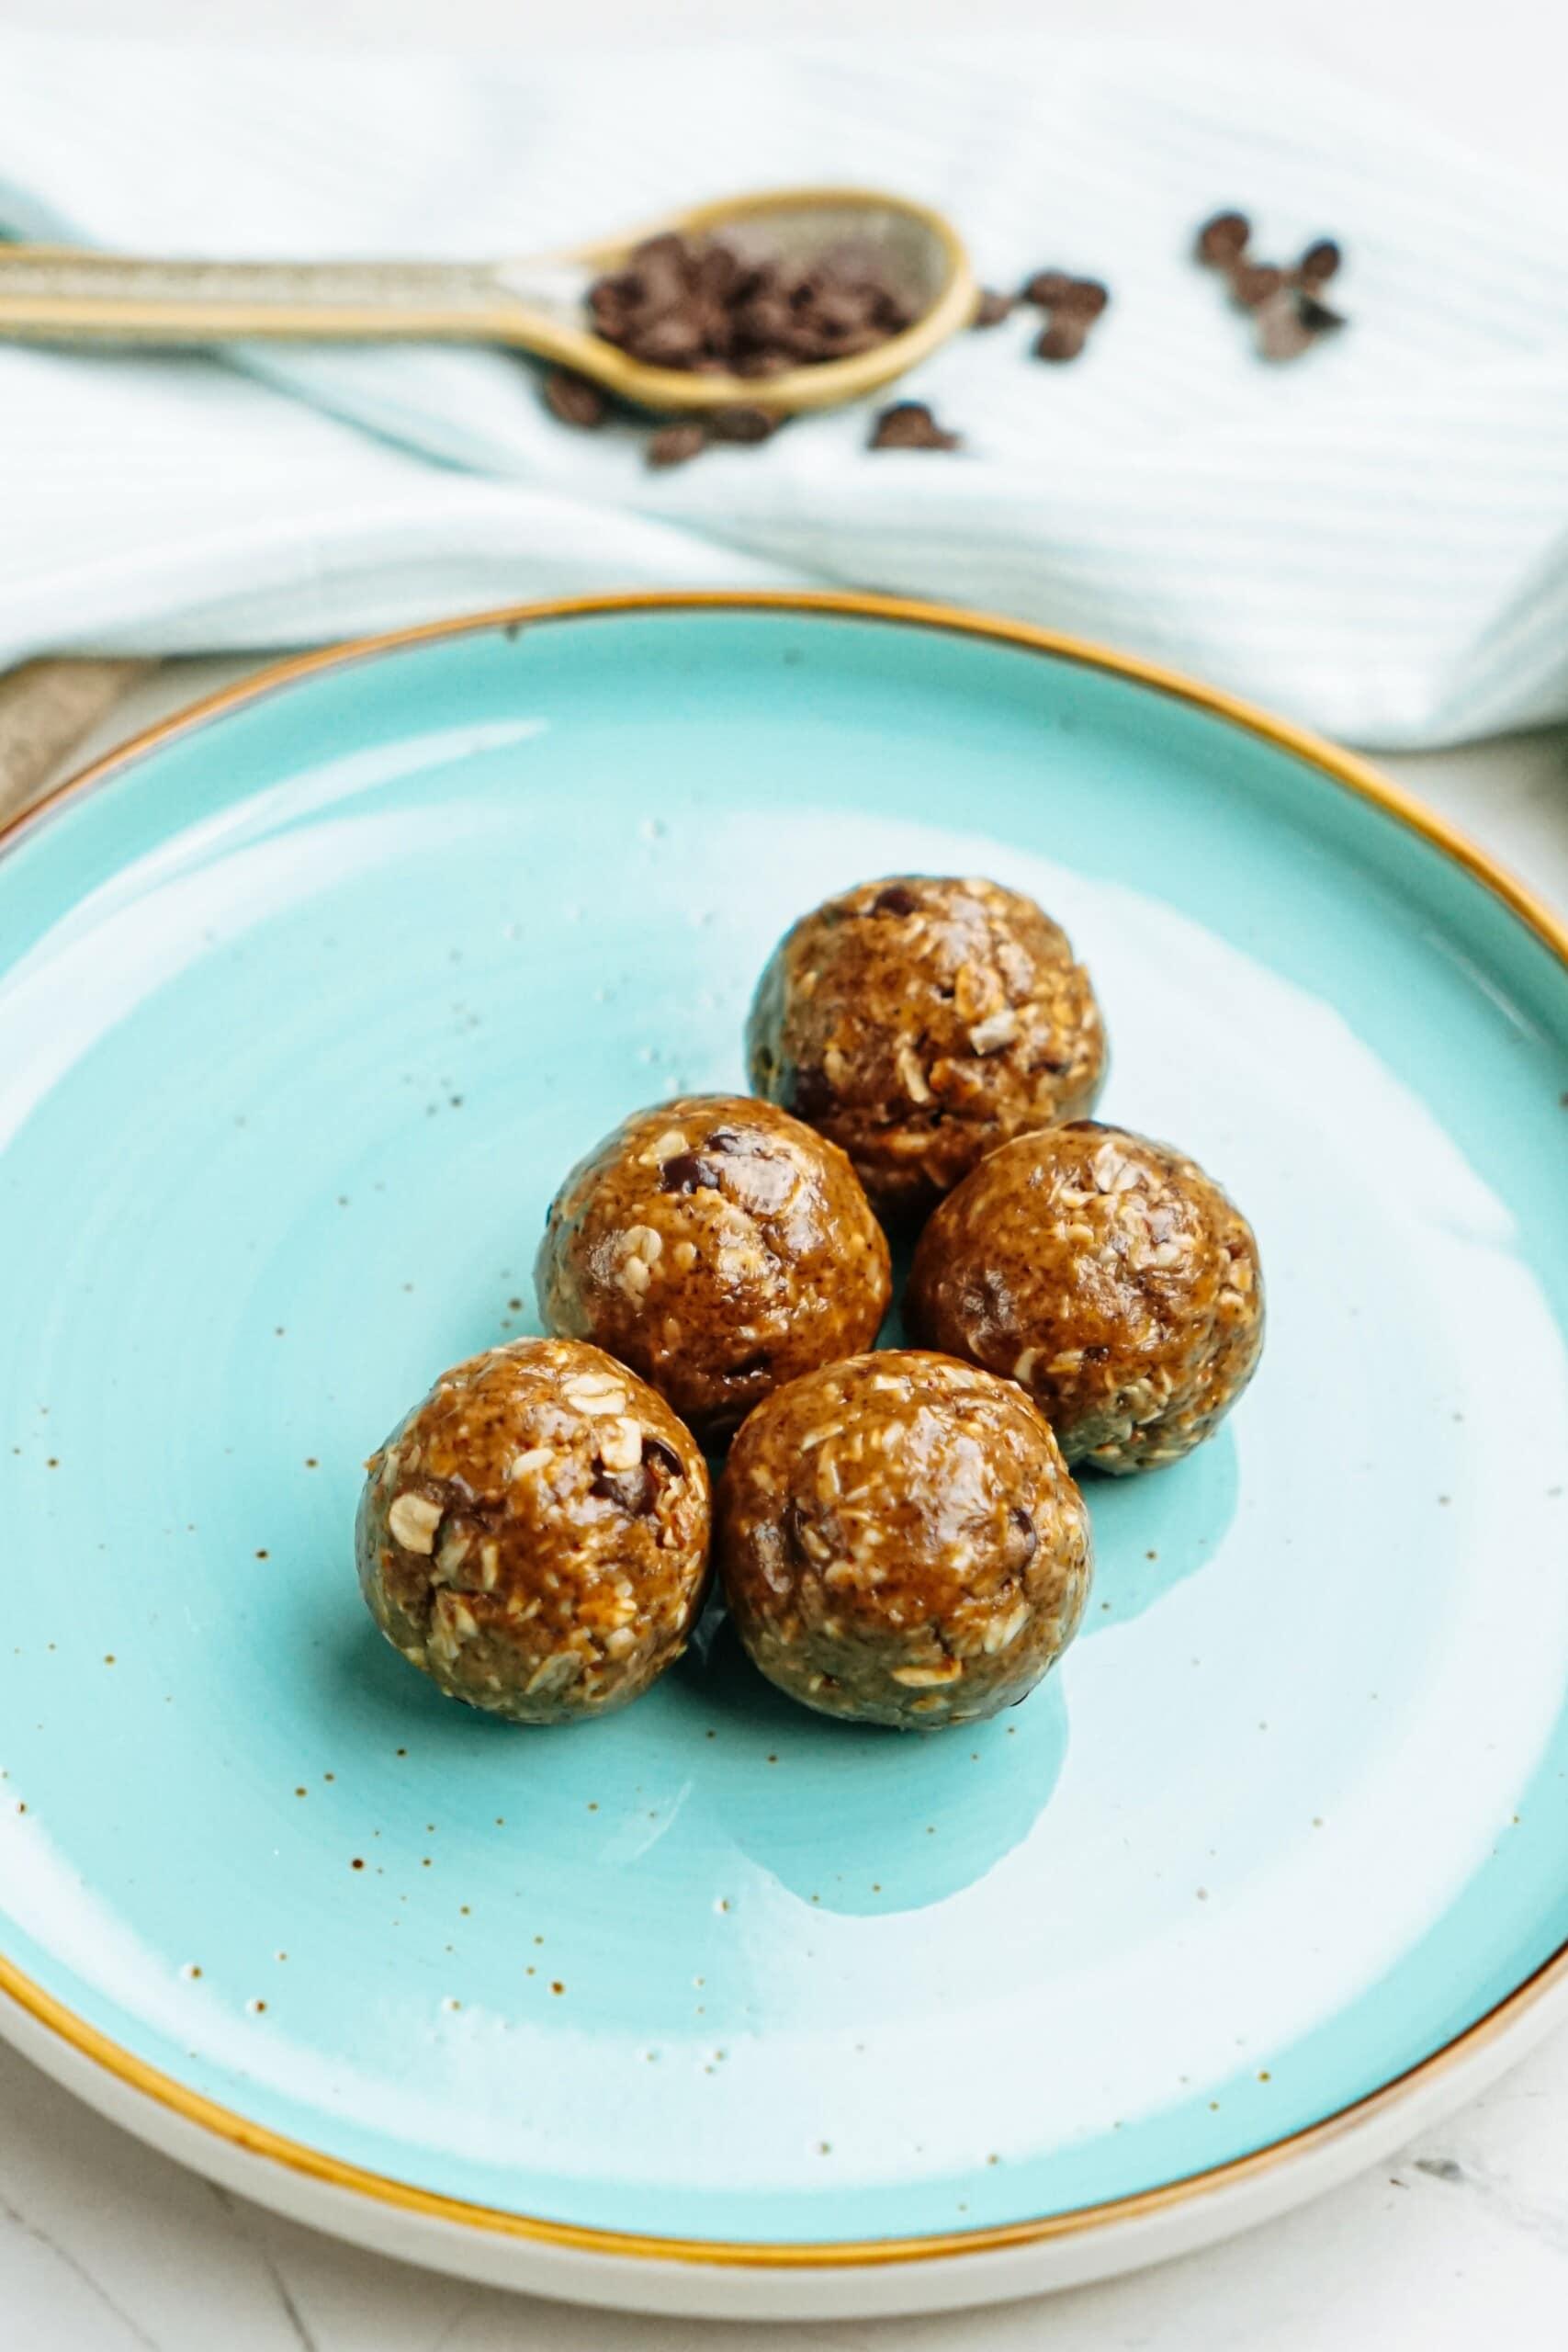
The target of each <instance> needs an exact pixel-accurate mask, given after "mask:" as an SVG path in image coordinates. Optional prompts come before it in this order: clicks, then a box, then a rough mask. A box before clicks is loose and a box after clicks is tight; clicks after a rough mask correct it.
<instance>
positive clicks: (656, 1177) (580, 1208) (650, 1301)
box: [534, 1094, 892, 1440]
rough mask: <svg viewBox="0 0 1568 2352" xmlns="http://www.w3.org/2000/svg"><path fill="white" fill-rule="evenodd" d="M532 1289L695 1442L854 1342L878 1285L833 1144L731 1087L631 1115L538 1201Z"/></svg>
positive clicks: (850, 1179) (863, 1212) (885, 1276)
mask: <svg viewBox="0 0 1568 2352" xmlns="http://www.w3.org/2000/svg"><path fill="white" fill-rule="evenodd" d="M534 1282H535V1286H536V1289H537V1292H538V1295H539V1310H540V1313H541V1314H542V1315H543V1317H544V1319H545V1321H546V1322H547V1324H548V1325H549V1327H550V1329H552V1330H554V1331H560V1332H567V1333H570V1334H571V1336H572V1337H574V1338H579V1339H587V1340H595V1341H596V1342H597V1343H598V1345H599V1346H600V1347H602V1348H607V1349H608V1350H609V1351H610V1353H611V1354H612V1355H615V1356H619V1357H620V1359H621V1361H622V1363H629V1364H631V1365H632V1366H633V1367H634V1369H635V1370H636V1371H637V1372H639V1373H640V1374H642V1376H643V1378H644V1379H645V1380H648V1381H651V1383H652V1385H654V1387H655V1388H657V1389H658V1390H659V1391H660V1394H661V1395H662V1396H665V1397H668V1398H669V1399H670V1402H671V1404H672V1405H673V1406H674V1408H675V1409H676V1411H677V1412H678V1413H679V1414H680V1415H681V1416H682V1419H684V1420H686V1421H688V1422H690V1424H691V1426H692V1428H693V1429H694V1430H695V1431H696V1432H697V1434H698V1436H699V1437H703V1438H705V1439H709V1440H713V1439H716V1438H720V1437H722V1436H724V1435H725V1434H727V1433H728V1431H729V1430H732V1429H734V1428H736V1427H737V1426H738V1424H739V1422H740V1421H741V1420H742V1419H744V1418H745V1416H746V1415H747V1414H748V1413H749V1412H750V1409H751V1408H752V1406H753V1405H755V1404H757V1403H758V1402H759V1401H760V1400H761V1398H762V1397H766V1396H768V1395H769V1394H770V1392H771V1391H772V1390H773V1389H774V1388H777V1387H779V1386H780V1385H782V1383H783V1382H784V1381H786V1380H793V1379H794V1378H795V1375H796V1374H798V1373H802V1372H810V1371H812V1370H813V1369H814V1368H815V1366H816V1365H818V1364H819V1363H831V1362H832V1361H833V1360H834V1358H835V1357H838V1356H849V1355H853V1354H854V1353H855V1351H857V1349H860V1348H864V1347H869V1346H870V1344H871V1342H872V1340H874V1338H875V1337H876V1332H877V1327H878V1326H879V1324H880V1323H881V1321H882V1318H883V1316H884V1315H885V1314H886V1311H887V1301H888V1297H889V1295H890V1293H891V1290H892V1276H891V1272H890V1269H889V1265H888V1257H887V1244H886V1240H885V1239H884V1238H883V1234H882V1229H881V1227H879V1226H878V1224H877V1222H876V1219H875V1218H874V1216H873V1215H872V1213H871V1208H870V1204H868V1202H867V1200H866V1197H865V1194H864V1193H863V1192H862V1190H861V1188H860V1185H859V1183H858V1182H857V1181H856V1178H855V1172H854V1170H853V1169H852V1167H851V1166H850V1163H849V1161H848V1160H847V1159H845V1157H844V1155H843V1153H842V1152H841V1151H840V1150H839V1149H838V1148H837V1146H836V1145H834V1144H830V1143H825V1142H824V1141H823V1139H822V1137H821V1136H818V1135H816V1134H814V1133H813V1131H812V1129H811V1128H810V1127H807V1126H803V1125H801V1123H800V1121H799V1120H798V1119H792V1118H791V1117H790V1116H789V1115H788V1114H787V1113H786V1112H784V1111H780V1110H776V1109H775V1108H774V1107H773V1104H772V1103H755V1102H752V1101H750V1100H749V1099H748V1098H746V1097H744V1096H739V1095H730V1094H688V1095H683V1096H682V1097H681V1098H680V1099H679V1100H678V1101H676V1102H673V1103H660V1104H658V1105H657V1106H656V1107H655V1108H654V1109H653V1110H651V1111H638V1112H637V1114H635V1116H633V1117H632V1118H629V1119H627V1120H626V1123H625V1125H622V1126H619V1127H617V1128H616V1129H615V1133H614V1135H611V1136H606V1137H605V1139H604V1142H603V1143H602V1144H600V1145H599V1146H598V1148H597V1149H596V1150H594V1151H592V1152H590V1154H589V1156H588V1158H587V1159H584V1160H582V1161H581V1163H580V1165H579V1166H578V1167H576V1168H574V1169H573V1170H572V1171H571V1174H570V1176H569V1177H568V1178H567V1180H566V1182H565V1183H564V1184H563V1185H562V1186H561V1188H560V1191H559V1192H558V1193H557V1194H556V1197H555V1200H554V1201H553V1202H552V1204H551V1206H550V1213H549V1216H548V1218H547V1222H546V1226H545V1238H544V1240H543V1241H542V1242H541V1244H540V1246H539V1255H538V1261H537V1263H536V1266H535V1269H534Z"/></svg>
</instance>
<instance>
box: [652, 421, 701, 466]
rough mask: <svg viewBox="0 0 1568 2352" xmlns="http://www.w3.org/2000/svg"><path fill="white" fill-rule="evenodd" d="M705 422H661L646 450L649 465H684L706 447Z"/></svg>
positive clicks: (699, 455)
mask: <svg viewBox="0 0 1568 2352" xmlns="http://www.w3.org/2000/svg"><path fill="white" fill-rule="evenodd" d="M707 443H708V436H707V427H706V425H705V424H661V425H660V428H659V431H658V432H657V433H656V434H655V435H654V436H653V438H652V440H651V441H650V442H649V445H648V448H647V451H646V453H645V454H646V456H647V458H648V462H649V465H650V466H684V465H687V464H689V463H690V461H691V460H692V458H700V457H701V455H702V453H703V451H704V450H705V448H706V447H707Z"/></svg>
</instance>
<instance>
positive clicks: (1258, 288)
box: [1231, 261, 1285, 311]
mask: <svg viewBox="0 0 1568 2352" xmlns="http://www.w3.org/2000/svg"><path fill="white" fill-rule="evenodd" d="M1284 283H1285V273H1284V271H1283V270H1282V269H1276V268H1275V266H1274V265H1273V263H1272V262H1271V261H1244V262H1238V264H1237V265H1236V266H1235V269H1233V270H1232V272H1231V293H1232V295H1233V297H1234V298H1235V300H1236V301H1237V302H1239V303H1240V305H1241V307H1242V309H1243V310H1244V311H1257V310H1261V308H1262V306H1263V304H1264V303H1265V302H1268V301H1271V300H1273V298H1274V296H1275V295H1276V294H1278V293H1279V291H1280V288H1281V287H1282V286H1283V285H1284Z"/></svg>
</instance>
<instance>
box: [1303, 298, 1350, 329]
mask: <svg viewBox="0 0 1568 2352" xmlns="http://www.w3.org/2000/svg"><path fill="white" fill-rule="evenodd" d="M1296 312H1297V315H1298V317H1299V318H1300V320H1301V322H1302V324H1303V327H1305V328H1306V330H1307V332H1308V334H1333V333H1334V331H1335V329H1336V328H1337V327H1342V326H1344V325H1345V323H1346V320H1345V313H1344V312H1343V311H1331V310H1330V309H1329V307H1328V305H1327V303H1326V302H1320V301H1319V300H1318V299H1317V297H1316V295H1315V294H1298V295H1297V297H1296Z"/></svg>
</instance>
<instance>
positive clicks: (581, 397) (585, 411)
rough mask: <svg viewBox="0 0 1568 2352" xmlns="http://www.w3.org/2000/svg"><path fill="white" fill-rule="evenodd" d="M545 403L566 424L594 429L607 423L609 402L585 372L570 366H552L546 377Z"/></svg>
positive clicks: (580, 429)
mask: <svg viewBox="0 0 1568 2352" xmlns="http://www.w3.org/2000/svg"><path fill="white" fill-rule="evenodd" d="M545 406H546V407H547V409H548V410H549V412H550V414H551V415H552V416H558V417H559V419H560V421H561V423H562V424H575V425H576V426H577V427H578V429H579V431H580V432H583V433H592V432H593V431H594V430H595V428H596V427H597V426H599V425H601V424H604V415H605V412H606V410H607V408H608V406H609V403H608V401H606V400H605V398H604V393H603V392H602V391H601V390H600V388H599V386H598V385H597V384H594V383H591V382H590V380H589V379H588V378H587V377H586V376H576V375H573V373H572V371H571V369H570V368H551V369H550V372H549V374H548V375H547V377H546V378H545Z"/></svg>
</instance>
